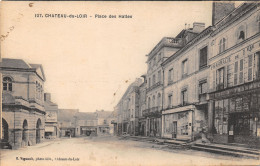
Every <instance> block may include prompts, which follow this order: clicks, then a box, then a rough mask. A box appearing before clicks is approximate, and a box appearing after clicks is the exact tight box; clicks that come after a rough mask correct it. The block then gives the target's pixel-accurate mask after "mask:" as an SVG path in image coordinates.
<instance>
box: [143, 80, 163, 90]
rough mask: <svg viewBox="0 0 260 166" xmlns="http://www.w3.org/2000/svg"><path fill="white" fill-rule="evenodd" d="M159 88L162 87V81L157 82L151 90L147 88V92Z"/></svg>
mask: <svg viewBox="0 0 260 166" xmlns="http://www.w3.org/2000/svg"><path fill="white" fill-rule="evenodd" d="M159 86H162V83H161V81H159V82H157V83H156V84H153V85H152V86H150V87H149V88H147V90H146V91H147V92H149V91H151V90H153V89H155V88H157V87H159Z"/></svg>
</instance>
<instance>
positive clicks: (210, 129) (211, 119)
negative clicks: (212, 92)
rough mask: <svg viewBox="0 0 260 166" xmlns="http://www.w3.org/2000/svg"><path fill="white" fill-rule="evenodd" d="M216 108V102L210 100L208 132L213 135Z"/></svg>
mask: <svg viewBox="0 0 260 166" xmlns="http://www.w3.org/2000/svg"><path fill="white" fill-rule="evenodd" d="M214 107H215V102H214V100H210V101H209V106H208V132H209V133H211V134H212V133H213V124H214Z"/></svg>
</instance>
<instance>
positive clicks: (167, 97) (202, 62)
mask: <svg viewBox="0 0 260 166" xmlns="http://www.w3.org/2000/svg"><path fill="white" fill-rule="evenodd" d="M196 24H197V23H196ZM200 25H204V24H200ZM193 28H196V27H193ZM200 30H201V31H202V30H203V31H202V32H201V33H199V34H198V35H197V36H196V37H194V38H193V39H191V40H190V41H189V42H188V43H187V44H186V45H185V46H184V47H183V48H182V49H180V50H179V51H178V52H176V53H175V54H173V55H172V56H171V57H169V58H168V59H167V60H166V61H165V62H164V63H162V66H163V70H164V75H165V76H164V96H163V108H164V109H163V112H162V114H163V116H162V137H165V138H176V139H187V140H190V139H193V138H194V137H195V136H196V134H197V133H199V132H200V131H201V130H202V128H203V127H206V126H207V101H206V93H207V82H208V69H209V67H208V64H207V58H208V54H210V53H211V52H210V48H209V47H210V42H209V38H208V37H209V35H210V32H212V27H208V28H207V29H205V30H204V27H203V26H202V28H201V29H200ZM197 32H198V31H197Z"/></svg>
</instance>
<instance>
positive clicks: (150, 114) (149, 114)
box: [143, 106, 162, 117]
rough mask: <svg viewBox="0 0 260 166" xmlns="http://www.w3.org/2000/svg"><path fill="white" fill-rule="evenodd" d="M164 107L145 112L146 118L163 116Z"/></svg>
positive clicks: (149, 109)
mask: <svg viewBox="0 0 260 166" xmlns="http://www.w3.org/2000/svg"><path fill="white" fill-rule="evenodd" d="M161 111H162V107H161V106H158V107H152V108H148V109H146V110H144V111H143V116H144V117H158V116H160V115H161Z"/></svg>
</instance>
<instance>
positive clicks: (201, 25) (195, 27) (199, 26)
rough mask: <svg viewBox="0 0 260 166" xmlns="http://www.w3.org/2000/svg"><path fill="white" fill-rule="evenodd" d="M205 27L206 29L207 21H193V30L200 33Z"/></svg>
mask: <svg viewBox="0 0 260 166" xmlns="http://www.w3.org/2000/svg"><path fill="white" fill-rule="evenodd" d="M204 29H205V23H201V22H194V23H193V29H192V31H193V32H196V33H200V32H202V31H203V30H204Z"/></svg>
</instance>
